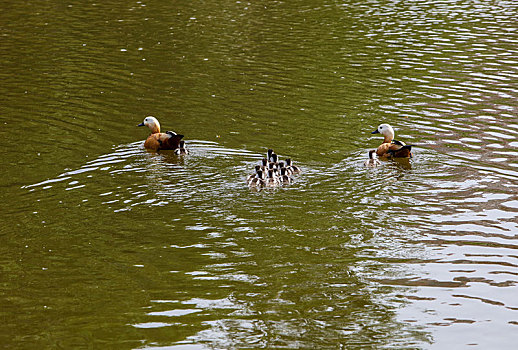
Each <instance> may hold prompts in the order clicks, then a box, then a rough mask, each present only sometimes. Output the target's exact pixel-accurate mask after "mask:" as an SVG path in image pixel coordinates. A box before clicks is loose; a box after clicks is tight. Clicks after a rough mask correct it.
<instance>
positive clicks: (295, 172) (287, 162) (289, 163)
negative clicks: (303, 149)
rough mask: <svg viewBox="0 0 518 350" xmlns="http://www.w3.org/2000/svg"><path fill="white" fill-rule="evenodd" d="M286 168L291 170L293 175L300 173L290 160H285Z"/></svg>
mask: <svg viewBox="0 0 518 350" xmlns="http://www.w3.org/2000/svg"><path fill="white" fill-rule="evenodd" d="M286 168H288V169H291V171H292V173H293V174H300V173H301V172H302V170H300V168H299V167H298V166H296V165H294V164H293V162H292V161H291V158H286Z"/></svg>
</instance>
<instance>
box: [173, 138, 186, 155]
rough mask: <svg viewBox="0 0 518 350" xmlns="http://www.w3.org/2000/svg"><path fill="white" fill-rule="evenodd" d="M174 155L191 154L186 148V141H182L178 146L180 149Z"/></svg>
mask: <svg viewBox="0 0 518 350" xmlns="http://www.w3.org/2000/svg"><path fill="white" fill-rule="evenodd" d="M174 154H176V155H179V156H180V155H184V154H189V151H188V150H187V148H185V141H183V140H182V141H180V144H179V145H178V148H177V149H175V150H174Z"/></svg>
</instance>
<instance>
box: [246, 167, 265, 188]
mask: <svg viewBox="0 0 518 350" xmlns="http://www.w3.org/2000/svg"><path fill="white" fill-rule="evenodd" d="M248 186H249V187H250V188H259V187H264V186H266V182H265V181H264V180H263V171H262V170H258V171H257V174H256V175H255V177H254V178H253V179H252V180H251V181H250V182H249V183H248Z"/></svg>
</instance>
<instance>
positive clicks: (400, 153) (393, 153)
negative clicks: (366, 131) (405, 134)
mask: <svg viewBox="0 0 518 350" xmlns="http://www.w3.org/2000/svg"><path fill="white" fill-rule="evenodd" d="M371 134H381V135H383V137H384V139H383V143H382V144H381V145H380V146H379V147H378V149H377V150H376V154H377V155H378V157H388V158H392V157H393V158H412V152H411V150H412V145H406V144H405V143H404V142H401V141H396V140H394V129H392V127H391V126H390V125H388V124H381V125H380V126H378V128H377V129H376V130H374V131H373V132H372V133H371Z"/></svg>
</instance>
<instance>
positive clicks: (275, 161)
mask: <svg viewBox="0 0 518 350" xmlns="http://www.w3.org/2000/svg"><path fill="white" fill-rule="evenodd" d="M278 160H279V157H278V156H277V154H275V153H272V155H271V156H270V158H269V162H270V163H273V164H277V161H278Z"/></svg>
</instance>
